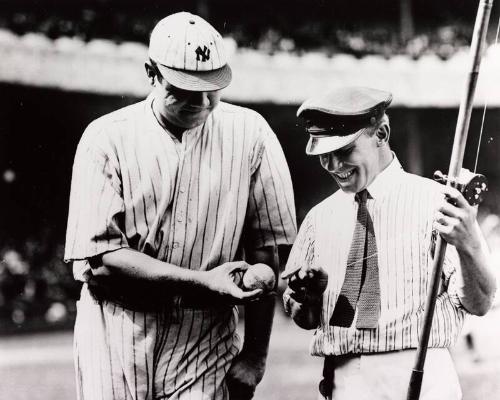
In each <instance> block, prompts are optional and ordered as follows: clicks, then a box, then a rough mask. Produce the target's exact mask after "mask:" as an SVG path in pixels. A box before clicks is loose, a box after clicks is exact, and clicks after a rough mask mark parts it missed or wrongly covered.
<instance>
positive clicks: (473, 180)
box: [434, 168, 488, 206]
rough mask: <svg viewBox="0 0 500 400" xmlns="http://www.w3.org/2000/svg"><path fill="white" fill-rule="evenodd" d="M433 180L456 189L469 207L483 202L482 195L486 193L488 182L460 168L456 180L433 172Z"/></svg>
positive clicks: (481, 176)
mask: <svg viewBox="0 0 500 400" xmlns="http://www.w3.org/2000/svg"><path fill="white" fill-rule="evenodd" d="M434 180H435V181H437V182H439V183H442V184H444V185H447V184H448V183H449V184H450V186H452V187H454V188H456V189H457V190H458V191H460V192H461V193H462V195H463V196H464V197H465V199H466V200H467V201H468V202H469V204H470V205H471V206H476V205H478V204H480V203H481V202H482V201H483V200H484V193H485V192H487V191H488V180H487V179H486V177H485V176H484V175H481V174H476V173H473V172H471V171H470V170H468V169H467V168H462V170H461V171H460V175H459V176H458V178H453V179H450V178H449V177H448V175H444V174H443V173H442V172H441V171H436V172H434Z"/></svg>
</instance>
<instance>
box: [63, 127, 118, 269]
mask: <svg viewBox="0 0 500 400" xmlns="http://www.w3.org/2000/svg"><path fill="white" fill-rule="evenodd" d="M88 131H89V128H88V129H87V131H86V134H87V135H86V134H84V137H83V138H82V140H81V142H80V144H79V145H78V149H77V152H76V156H75V161H74V164H73V176H72V181H71V193H70V205H69V215H68V225H67V231H66V246H65V254H64V258H65V261H75V260H85V259H87V258H90V257H92V256H95V255H98V254H102V253H105V252H108V251H113V250H117V249H119V248H122V247H128V244H127V240H126V237H125V234H124V228H123V220H124V218H123V215H124V203H123V198H122V195H121V183H120V173H119V170H118V168H117V163H116V162H114V158H113V157H112V156H111V155H110V154H106V152H105V151H104V150H103V149H102V146H99V145H97V144H96V143H94V142H95V141H94V142H93V141H92V140H90V139H89V136H90V137H92V135H90V134H91V133H93V132H88ZM77 264H78V263H77ZM80 264H81V263H80Z"/></svg>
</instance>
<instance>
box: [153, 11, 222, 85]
mask: <svg viewBox="0 0 500 400" xmlns="http://www.w3.org/2000/svg"><path fill="white" fill-rule="evenodd" d="M148 53H149V58H150V59H151V60H152V61H154V62H155V63H156V65H157V67H158V69H159V70H160V73H161V74H162V75H163V77H164V78H165V79H166V80H167V82H169V83H170V84H172V85H173V86H175V87H178V88H180V89H184V90H190V91H197V92H202V91H211V90H218V89H223V88H225V87H226V86H227V85H229V83H230V82H231V77H232V74H231V68H230V67H229V65H228V64H227V57H226V52H225V49H224V41H223V39H222V36H221V35H220V34H219V32H217V31H216V30H215V28H214V27H213V26H212V25H210V24H209V23H208V22H207V21H205V20H204V19H203V18H201V17H199V16H197V15H194V14H191V13H188V12H179V13H176V14H172V15H169V16H168V17H166V18H163V19H162V20H161V21H160V22H158V23H157V24H156V26H155V27H154V29H153V31H152V32H151V38H150V41H149V51H148Z"/></svg>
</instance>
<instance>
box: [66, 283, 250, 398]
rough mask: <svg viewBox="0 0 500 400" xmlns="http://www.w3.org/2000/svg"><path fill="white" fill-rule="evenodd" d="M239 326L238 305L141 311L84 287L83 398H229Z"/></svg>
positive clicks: (80, 322)
mask: <svg viewBox="0 0 500 400" xmlns="http://www.w3.org/2000/svg"><path fill="white" fill-rule="evenodd" d="M236 324H237V309H236V307H232V308H225V309H223V310H221V309H203V310H200V309H190V308H183V307H181V306H179V305H169V306H165V308H164V309H163V310H162V311H155V312H138V311H132V310H130V309H126V308H123V307H121V306H119V305H117V304H115V303H112V302H107V301H97V300H95V299H94V298H93V297H92V295H91V294H90V293H89V292H88V290H87V288H86V286H85V285H84V287H83V289H82V295H81V298H80V300H79V301H78V303H77V318H76V323H75V336H74V356H75V370H76V382H77V394H78V399H79V400H128V399H130V400H156V399H169V400H190V399H191V400H226V399H229V395H228V391H227V388H226V385H225V383H224V377H225V375H226V373H227V371H228V370H229V368H230V366H231V362H232V360H233V358H234V357H235V356H236V355H237V353H238V351H239V346H240V339H239V337H238V335H237V333H236Z"/></svg>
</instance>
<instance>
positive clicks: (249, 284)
mask: <svg viewBox="0 0 500 400" xmlns="http://www.w3.org/2000/svg"><path fill="white" fill-rule="evenodd" d="M235 281H236V284H237V285H238V286H239V287H241V288H242V289H243V290H244V291H248V290H256V289H261V290H262V293H264V294H266V293H269V292H271V291H273V290H274V287H275V285H276V276H275V274H274V271H273V269H272V268H271V267H269V266H268V265H266V264H262V263H258V264H254V265H250V266H249V267H248V269H247V270H246V271H244V272H243V273H240V274H238V276H236V277H235Z"/></svg>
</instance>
